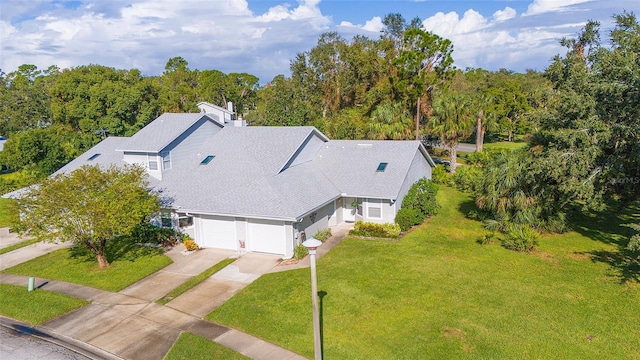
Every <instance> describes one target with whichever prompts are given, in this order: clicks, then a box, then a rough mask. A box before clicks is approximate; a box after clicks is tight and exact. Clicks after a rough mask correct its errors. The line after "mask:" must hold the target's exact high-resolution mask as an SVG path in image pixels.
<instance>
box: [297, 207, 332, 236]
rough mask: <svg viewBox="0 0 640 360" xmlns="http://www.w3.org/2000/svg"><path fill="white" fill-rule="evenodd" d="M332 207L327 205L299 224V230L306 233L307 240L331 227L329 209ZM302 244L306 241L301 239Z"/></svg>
mask: <svg viewBox="0 0 640 360" xmlns="http://www.w3.org/2000/svg"><path fill="white" fill-rule="evenodd" d="M331 207H332V205H329V204H327V205H325V206H323V207H321V208H320V209H318V210H316V211H314V212H312V213H311V214H309V215H307V216H305V217H304V218H302V221H301V222H300V223H298V225H297V229H298V230H299V231H300V232H302V231H304V233H305V235H306V238H307V239H309V238H310V237H312V236H313V235H315V234H316V233H317V232H318V231H320V230H322V229H326V228H328V227H329V216H328V213H329V209H330V208H331ZM299 240H300V242H302V241H304V239H302V238H300V237H299Z"/></svg>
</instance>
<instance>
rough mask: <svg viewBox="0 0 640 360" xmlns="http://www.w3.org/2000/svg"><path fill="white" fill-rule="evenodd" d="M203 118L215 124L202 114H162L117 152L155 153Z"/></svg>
mask: <svg viewBox="0 0 640 360" xmlns="http://www.w3.org/2000/svg"><path fill="white" fill-rule="evenodd" d="M205 116H206V117H207V118H208V119H210V120H211V121H212V122H214V123H216V124H217V122H216V121H214V120H213V119H211V118H210V117H209V116H208V115H205V114H203V113H188V114H173V113H165V114H162V115H160V117H158V118H157V119H155V120H154V121H152V122H150V123H149V124H148V125H147V126H145V127H144V128H142V129H140V131H138V132H137V133H135V134H134V135H133V136H132V137H131V138H130V139H129V141H128V142H126V143H124V144H122V145H121V147H120V148H118V149H117V150H121V151H132V152H156V153H157V152H159V151H160V150H162V149H164V148H165V147H166V146H167V145H169V144H170V143H171V142H172V141H173V140H175V139H176V138H177V137H178V136H179V135H180V134H182V133H184V132H185V131H186V130H187V129H189V128H190V127H191V126H193V125H194V124H195V123H196V122H197V121H198V120H200V119H202V118H203V117H205Z"/></svg>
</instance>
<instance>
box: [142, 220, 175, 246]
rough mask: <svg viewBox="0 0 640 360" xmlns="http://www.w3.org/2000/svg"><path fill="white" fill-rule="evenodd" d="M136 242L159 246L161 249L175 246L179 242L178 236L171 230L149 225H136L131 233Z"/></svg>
mask: <svg viewBox="0 0 640 360" xmlns="http://www.w3.org/2000/svg"><path fill="white" fill-rule="evenodd" d="M131 236H132V237H133V239H134V240H135V241H136V242H139V243H143V244H159V245H162V246H163V247H172V246H175V245H176V244H177V243H178V241H180V235H179V234H177V233H176V232H175V230H173V229H171V228H163V227H159V226H155V225H152V224H149V223H143V224H139V225H136V227H134V228H133V230H132V231H131Z"/></svg>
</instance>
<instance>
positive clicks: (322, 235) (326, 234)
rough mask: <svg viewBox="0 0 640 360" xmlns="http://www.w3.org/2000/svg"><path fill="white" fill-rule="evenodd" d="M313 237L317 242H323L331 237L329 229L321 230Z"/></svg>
mask: <svg viewBox="0 0 640 360" xmlns="http://www.w3.org/2000/svg"><path fill="white" fill-rule="evenodd" d="M313 237H314V238H316V239H317V240H320V241H322V242H324V241H325V240H327V239H328V238H330V237H331V229H329V228H326V229H322V230H320V231H318V232H317V233H316V234H315V235H313Z"/></svg>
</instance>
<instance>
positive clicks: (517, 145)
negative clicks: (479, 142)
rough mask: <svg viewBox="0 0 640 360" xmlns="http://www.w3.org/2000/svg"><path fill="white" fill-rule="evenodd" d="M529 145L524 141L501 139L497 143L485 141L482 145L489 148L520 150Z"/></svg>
mask: <svg viewBox="0 0 640 360" xmlns="http://www.w3.org/2000/svg"><path fill="white" fill-rule="evenodd" d="M525 146H527V143H526V142H524V141H520V142H518V141H500V142H495V143H485V144H484V145H483V146H482V147H483V148H484V149H487V150H518V149H522V148H524V147H525Z"/></svg>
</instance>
